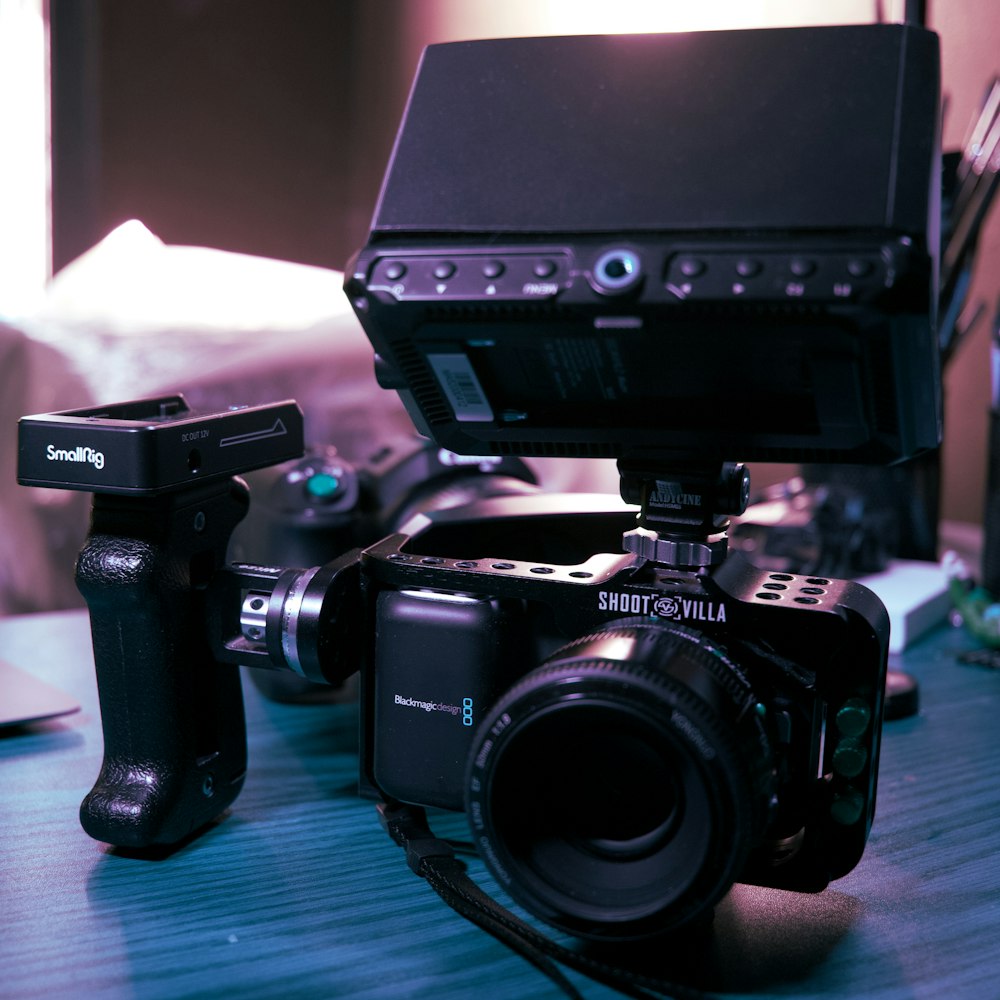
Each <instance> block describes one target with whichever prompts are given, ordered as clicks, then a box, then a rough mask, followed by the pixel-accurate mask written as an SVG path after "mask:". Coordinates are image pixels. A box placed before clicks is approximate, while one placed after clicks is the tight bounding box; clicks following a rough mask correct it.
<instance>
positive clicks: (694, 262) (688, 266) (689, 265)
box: [677, 257, 706, 278]
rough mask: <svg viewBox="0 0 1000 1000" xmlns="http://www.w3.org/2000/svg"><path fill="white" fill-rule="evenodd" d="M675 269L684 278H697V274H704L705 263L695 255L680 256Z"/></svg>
mask: <svg viewBox="0 0 1000 1000" xmlns="http://www.w3.org/2000/svg"><path fill="white" fill-rule="evenodd" d="M677 269H678V270H679V271H680V272H681V274H683V275H684V277H685V278H697V277H698V275H699V274H704V273H705V269H706V264H705V262H704V261H703V260H699V259H698V258H697V257H681V259H680V260H679V261H678V262H677Z"/></svg>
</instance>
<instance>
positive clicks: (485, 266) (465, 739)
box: [19, 25, 940, 940]
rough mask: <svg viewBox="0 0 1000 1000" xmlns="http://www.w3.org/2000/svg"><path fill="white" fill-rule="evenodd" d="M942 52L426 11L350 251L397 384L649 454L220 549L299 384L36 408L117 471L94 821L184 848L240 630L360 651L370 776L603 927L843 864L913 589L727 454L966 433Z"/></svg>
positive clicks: (94, 571) (101, 632) (907, 43)
mask: <svg viewBox="0 0 1000 1000" xmlns="http://www.w3.org/2000/svg"><path fill="white" fill-rule="evenodd" d="M937 65H938V64H937V46H936V39H935V38H934V36H933V35H931V34H929V33H927V32H925V31H922V30H919V29H915V28H912V27H906V26H882V25H880V26H858V27H845V28H822V29H821V28H816V29H813V28H809V29H780V30H767V31H747V32H712V33H705V34H690V35H669V36H636V37H600V38H598V37H580V38H534V39H515V40H503V41H488V42H470V43H456V44H451V45H443V46H432V47H431V48H429V49H428V50H427V52H426V54H425V56H424V59H423V62H422V64H421V68H420V71H419V73H418V76H417V79H416V82H415V84H414V89H413V92H412V94H411V97H410V102H409V105H408V108H407V112H406V116H405V118H404V121H403V124H402V127H401V129H400V132H399V136H398V138H397V142H396V147H395V150H394V154H393V159H392V162H391V164H390V167H389V170H388V173H387V175H386V180H385V183H384V187H383V191H382V195H381V199H380V202H379V206H378V209H377V210H376V215H375V219H374V224H373V229H372V233H371V237H370V239H369V241H368V244H367V245H366V246H365V247H364V248H363V249H362V250H361V251H360V252H359V254H358V255H357V256H356V258H355V259H354V260H353V261H352V263H351V264H350V266H349V269H348V274H347V276H346V281H345V289H346V292H347V294H348V296H349V297H350V299H351V302H352V304H353V305H354V308H355V310H356V312H357V314H358V316H359V319H360V320H361V323H362V325H363V326H364V329H365V331H366V333H367V334H368V336H369V338H370V340H371V341H372V344H373V346H374V347H375V350H376V352H377V360H376V370H377V372H378V374H379V377H380V380H381V381H382V383H383V385H385V386H386V387H391V388H395V389H397V390H398V391H399V392H400V395H401V396H402V398H403V400H404V402H405V403H406V405H407V407H408V409H409V410H410V412H411V414H412V415H413V417H414V420H415V422H416V424H417V425H418V429H420V430H421V431H422V432H424V433H425V434H426V435H427V436H428V437H430V438H432V439H433V440H434V441H435V442H436V443H437V444H438V445H439V446H441V447H444V448H447V449H449V452H450V453H452V454H457V455H461V456H469V458H468V460H469V461H470V462H472V463H474V464H475V465H476V466H477V467H478V465H479V463H481V462H486V461H487V460H490V461H496V460H499V459H505V460H510V458H511V457H518V456H525V457H531V456H568V457H588V456H593V457H610V458H615V459H617V460H618V467H619V472H620V476H621V494H622V497H621V500H619V499H617V498H600V497H593V496H582V495H581V496H575V495H559V494H548V493H544V492H534V491H531V490H527V489H524V488H521V487H519V486H518V487H512V488H507V486H501V487H500V488H498V489H496V490H486V491H481V492H476V491H474V493H473V494H468V495H465V496H464V497H463V499H462V500H461V501H460V502H457V503H452V502H448V501H446V500H444V499H443V496H442V495H441V494H438V493H437V492H435V491H430V492H429V493H428V494H427V495H426V496H425V497H423V499H422V500H421V501H420V502H419V503H417V504H416V505H415V506H414V507H412V508H411V509H410V510H409V511H408V514H407V516H406V518H405V519H404V522H403V523H400V524H398V525H396V526H394V528H393V533H391V534H388V535H386V536H385V537H383V538H380V539H378V540H376V541H374V542H373V543H372V544H368V545H367V547H365V548H363V549H351V550H349V551H346V552H343V553H342V554H340V555H338V556H337V557H336V558H334V559H332V560H331V561H329V562H326V563H325V564H323V565H319V566H316V565H313V566H307V567H302V566H288V565H285V564H284V563H283V562H279V565H266V566H262V565H251V564H245V563H233V564H229V565H226V564H225V554H226V549H227V546H228V544H229V538H230V535H231V534H232V531H233V527H234V525H235V524H236V523H237V522H238V521H239V520H240V519H241V517H242V516H243V514H244V513H245V511H246V503H247V500H246V490H245V488H244V487H243V485H242V484H241V481H239V480H237V479H233V478H229V477H230V474H231V472H232V471H233V469H232V467H231V463H230V462H229V461H228V459H227V461H226V462H222V461H221V459H220V458H219V456H218V455H217V453H216V446H217V445H218V446H219V450H220V452H221V444H222V442H223V441H226V442H230V443H231V442H236V445H235V446H236V447H237V448H249V449H250V450H249V451H244V452H242V453H240V454H241V456H242V457H243V460H244V461H245V462H246V468H250V467H259V466H262V465H267V464H275V463H277V462H278V461H281V460H283V459H286V458H288V457H289V456H288V454H286V449H285V448H284V446H282V448H280V449H278V448H276V447H272V446H275V442H276V441H278V440H281V439H279V438H277V437H275V435H274V430H273V429H274V427H275V426H276V425H275V422H274V418H273V414H272V413H270V412H259V413H258V412H256V411H254V414H253V416H254V419H255V420H256V421H257V423H256V424H255V425H254V426H244V425H243V424H241V425H240V427H239V428H237V430H238V433H235V432H231V431H230V429H229V428H231V427H232V422H233V421H234V420H235V419H237V418H239V419H244V417H241V416H240V413H239V411H236V413H235V415H234V413H224V414H209V415H204V416H201V417H197V416H196V415H189V414H185V415H183V419H178V418H177V415H176V414H174V415H173V416H171V418H170V419H169V420H166V421H164V420H163V419H162V418H161V417H160V416H159V413H160V410H161V405H160V403H161V401H152V402H150V401H145V402H143V401H140V402H137V403H130V404H126V405H123V406H120V407H112V408H105V409H103V410H100V411H96V410H95V411H77V412H75V413H63V414H55V415H53V414H46V415H40V416H37V417H32V418H24V419H23V420H22V424H21V434H20V466H19V478H20V480H21V481H22V482H24V483H29V484H35V485H58V486H63V487H67V488H79V489H88V490H91V491H94V492H96V493H97V494H98V495H97V496H96V497H95V505H94V522H93V527H92V532H91V536H90V539H89V540H88V544H87V547H86V548H85V549H84V552H83V553H82V554H81V559H80V564H79V568H78V579H79V582H80V585H81V589H82V590H83V591H84V593H85V596H86V597H87V600H88V604H89V605H90V609H91V617H92V622H93V632H94V646H95V660H96V663H97V671H98V680H99V685H100V689H101V699H102V716H103V721H104V729H105V742H106V748H105V763H104V767H103V769H102V772H101V775H100V777H99V779H98V782H97V784H96V785H95V788H94V790H93V791H92V792H91V793H90V795H89V796H88V798H87V799H86V800H85V802H84V804H83V806H82V809H81V817H82V821H83V823H84V826H85V827H86V829H87V830H88V832H89V833H91V835H92V836H95V837H97V838H98V839H102V840H107V841H109V842H111V843H116V844H125V845H130V846H147V845H149V844H154V843H175V842H177V841H178V840H180V839H182V838H184V837H186V836H188V835H189V834H190V833H191V832H193V831H194V830H196V829H198V828H199V827H200V826H202V825H204V824H205V823H207V822H208V821H209V820H211V819H212V818H214V817H215V816H216V815H218V814H219V813H220V812H221V811H222V810H224V809H225V808H226V807H227V806H228V805H229V804H230V803H231V802H232V801H233V799H234V798H235V796H236V794H237V792H238V790H239V786H240V784H241V782H242V780H243V771H244V769H245V745H244V742H243V734H242V706H241V703H240V691H239V680H238V673H237V665H244V666H259V667H264V668H268V669H275V668H278V669H285V670H290V671H292V672H294V673H295V674H297V675H299V676H300V677H301V678H305V679H307V680H311V681H317V682H322V683H332V684H339V683H341V682H342V681H343V679H344V678H345V677H348V676H350V675H351V674H353V673H355V672H356V671H357V670H359V669H360V671H361V685H360V687H361V701H360V712H361V730H362V740H361V747H360V765H361V766H360V771H361V785H362V791H363V793H364V794H368V795H371V796H377V797H379V798H382V799H386V800H389V801H390V802H399V803H404V804H410V805H413V806H416V807H425V806H431V807H439V808H443V809H447V810H454V811H464V812H465V813H466V814H467V817H468V820H469V826H470V831H471V836H472V839H473V841H474V844H475V847H476V849H477V851H478V852H479V854H480V855H481V856H482V858H483V859H484V861H485V863H486V864H487V866H488V867H489V868H490V870H491V871H492V872H493V874H494V875H495V876H496V877H497V879H498V880H499V881H500V883H501V884H502V885H504V886H505V887H506V888H507V889H508V890H509V892H510V893H511V894H512V895H513V896H514V897H515V898H516V899H518V900H519V901H520V902H521V903H523V904H524V906H525V907H526V908H527V909H528V910H529V911H531V912H533V913H534V914H536V915H537V916H539V917H541V918H543V919H544V920H546V921H549V922H550V923H552V924H554V925H555V926H558V927H560V928H563V929H565V930H567V931H570V932H572V933H573V934H577V935H580V936H584V937H593V938H598V939H605V940H621V939H634V938H642V937H646V936H650V935H655V934H658V933H661V932H663V931H666V930H669V929H671V928H676V927H679V926H681V925H684V924H686V923H689V922H691V921H694V920H695V919H697V918H698V917H699V916H700V915H703V914H705V913H707V912H709V911H710V909H711V906H712V904H714V903H715V902H716V901H717V900H718V899H719V898H721V896H722V895H723V894H724V893H725V892H726V890H727V889H728V888H729V886H730V885H731V884H732V883H733V882H734V881H735V880H742V881H746V882H750V883H756V884H760V885H767V886H777V887H782V888H787V889H794V890H799V891H817V890H820V889H822V888H823V887H824V886H825V885H826V884H827V883H828V881H829V880H830V879H833V878H837V877H839V876H841V875H843V874H845V873H846V872H848V871H849V870H850V869H851V868H852V867H853V866H854V865H855V864H856V863H857V861H858V859H859V858H860V856H861V854H862V851H863V849H864V844H865V841H866V839H867V835H868V831H869V828H870V825H871V822H872V816H873V813H874V808H875V796H876V780H877V768H878V753H879V739H880V731H881V716H882V703H883V687H884V681H885V667H886V658H887V648H888V618H887V615H886V613H885V610H884V608H883V607H882V605H881V604H880V602H879V601H878V600H877V599H876V598H875V597H874V596H873V595H872V594H871V593H870V592H869V591H867V590H866V589H865V588H863V587H861V586H859V585H857V584H854V583H849V582H843V581H838V580H834V579H830V578H827V577H819V576H803V575H796V574H793V573H784V572H774V571H769V570H766V569H759V568H755V567H753V566H751V565H750V564H748V563H747V562H746V561H745V560H743V559H742V558H741V557H739V556H738V555H731V554H728V553H727V545H726V527H727V523H728V518H729V516H730V515H733V514H738V513H740V512H741V511H742V510H743V509H744V507H745V505H746V502H747V496H748V490H749V483H748V476H747V474H746V471H745V469H744V468H743V466H741V465H737V464H734V463H733V462H731V461H730V460H731V459H733V458H739V459H764V458H767V459H781V460H795V461H800V460H811V461H850V462H858V461H870V462H895V461H899V460H902V459H905V458H907V457H909V456H911V455H914V454H917V453H919V452H921V451H922V450H924V449H928V448H932V447H934V446H935V445H936V444H937V442H938V439H939V431H940V408H939V404H940V387H939V373H938V366H937V362H936V354H935V340H934V323H933V317H934V316H935V314H936V277H935V276H936V273H937V271H936V269H937V261H936V242H937V236H936V221H935V220H936V213H937V211H938V208H937V197H936V185H937V183H938V180H939V175H938V172H937V162H938V160H937V157H938V152H937V103H938V96H939V94H938V75H937V74H938V70H937ZM291 423H293V421H292V420H291V419H290V418H289V419H288V420H285V421H284V422H283V423H282V425H281V426H282V427H287V426H289V425H290V424H291ZM257 441H260V442H265V446H258V445H254V442H257ZM376 444H377V443H376ZM229 446H230V445H227V447H229ZM262 447H263V448H264V450H263V451H262V450H261V449H262ZM119 448H121V449H122V450H123V452H124V453H125V454H126V455H127V456H131V457H132V459H133V460H134V461H133V463H132V464H133V465H137V466H138V467H140V468H141V469H142V470H143V474H142V475H141V476H139V477H138V479H137V477H136V476H134V475H133V476H131V477H126V478H125V479H124V480H123V479H122V478H121V476H122V471H121V467H119V466H118V465H117V463H116V462H115V461H113V460H112V459H113V457H114V456H115V455H116V454H117V451H118V449H119ZM144 448H145V449H147V451H148V452H149V454H148V455H146V461H145V464H143V463H142V462H138V461H137V460H135V456H136V453H138V452H140V451H142V450H143V449H144ZM50 449H54V454H55V455H56V458H55V459H49V458H48V457H47V456H48V452H49V450H50ZM81 449H83V451H81ZM87 449H90V451H92V452H94V453H96V452H98V451H100V452H101V453H102V455H105V456H107V458H106V461H104V462H103V468H101V469H99V470H96V471H95V468H94V467H93V464H91V465H87V464H86V463H85V462H83V460H82V459H80V460H78V459H77V458H75V457H74V456H78V455H81V454H82V455H84V456H86V455H87V454H89V452H88V451H87ZM268 449H270V450H268ZM265 451H266V454H265ZM235 454H236V453H235V452H231V453H229V452H227V455H228V456H229V457H232V456H234V455H235ZM161 456H162V461H161ZM476 456H478V457H476ZM483 456H485V457H483ZM484 468H488V466H484ZM335 478H336V477H335ZM622 501H624V502H622ZM332 835H333V836H335V832H334V833H333V834H332Z"/></svg>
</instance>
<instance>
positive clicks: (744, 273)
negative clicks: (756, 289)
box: [736, 257, 764, 278]
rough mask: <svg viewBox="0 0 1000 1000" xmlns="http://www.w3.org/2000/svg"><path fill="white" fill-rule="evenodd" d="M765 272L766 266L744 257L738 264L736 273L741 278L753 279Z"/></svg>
mask: <svg viewBox="0 0 1000 1000" xmlns="http://www.w3.org/2000/svg"><path fill="white" fill-rule="evenodd" d="M762 270H764V265H763V264H762V263H761V262H760V261H759V260H754V259H753V258H752V257H743V258H741V259H740V260H738V261H737V262H736V273H737V274H738V275H739V276H740V277H741V278H753V277H755V276H756V275H758V274H760V272H761V271H762Z"/></svg>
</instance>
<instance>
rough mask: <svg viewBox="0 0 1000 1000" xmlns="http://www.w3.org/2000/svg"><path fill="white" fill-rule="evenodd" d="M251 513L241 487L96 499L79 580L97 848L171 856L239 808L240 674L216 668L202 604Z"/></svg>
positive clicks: (242, 761) (89, 813)
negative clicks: (94, 721)
mask: <svg viewBox="0 0 1000 1000" xmlns="http://www.w3.org/2000/svg"><path fill="white" fill-rule="evenodd" d="M247 506H248V500H247V491H246V487H245V485H244V484H243V483H242V482H241V481H240V480H235V479H234V480H229V481H227V482H222V483H215V484H210V485H208V486H206V487H204V488H202V489H198V490H193V489H188V490H185V491H182V492H179V493H174V494H169V495H166V496H161V497H153V498H135V497H112V496H108V495H98V496H95V498H94V510H93V518H92V524H91V531H90V534H89V536H88V539H87V542H86V545H85V546H84V548H83V550H82V551H81V553H80V557H79V559H78V562H77V574H76V577H77V586H78V587H79V589H80V592H81V593H82V594H83V596H84V598H85V600H86V601H87V605H88V607H89V609H90V620H91V631H92V635H93V644H94V661H95V666H96V670H97V684H98V691H99V695H100V704H101V720H102V726H103V730H104V763H103V766H102V767H101V772H100V775H99V777H98V779H97V782H96V783H95V785H94V788H93V789H92V790H91V792H90V793H89V794H88V795H87V796H86V798H85V799H84V800H83V803H82V805H81V807H80V821H81V823H82V825H83V828H84V830H86V832H87V833H88V834H89V835H90V836H91V837H93V838H94V839H96V840H101V841H105V842H107V843H110V844H114V845H118V846H123V847H132V848H142V847H149V846H152V845H169V844H176V843H177V842H179V841H181V840H183V839H185V838H186V837H188V836H190V835H191V834H193V833H194V832H196V831H197V830H199V829H200V828H201V827H203V826H204V825H205V824H207V823H208V822H210V821H211V820H212V819H214V818H215V817H216V816H217V815H219V813H221V812H222V811H223V810H225V809H226V808H227V807H228V806H229V805H230V804H231V803H232V802H233V800H234V799H235V798H236V796H237V795H238V794H239V791H240V788H241V787H242V784H243V778H244V774H245V772H246V724H245V719H244V713H243V695H242V689H241V686H240V677H239V668H238V667H236V666H232V665H225V664H220V663H217V662H216V661H215V660H214V659H213V657H212V654H211V651H210V647H209V643H208V639H207V630H206V628H205V624H204V620H205V612H204V606H203V600H204V587H205V586H206V585H207V583H208V581H209V579H210V578H211V575H212V574H213V573H214V572H215V571H216V570H217V569H218V568H219V567H221V566H222V564H223V562H224V560H225V554H226V548H227V545H228V542H229V537H230V535H231V534H232V531H233V529H234V528H235V526H236V525H237V524H238V523H239V521H240V520H241V518H242V517H243V516H244V514H245V513H246V510H247Z"/></svg>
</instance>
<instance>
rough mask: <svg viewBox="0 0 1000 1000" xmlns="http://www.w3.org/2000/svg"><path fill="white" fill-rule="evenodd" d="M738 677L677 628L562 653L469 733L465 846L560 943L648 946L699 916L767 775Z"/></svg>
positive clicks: (720, 889) (738, 845)
mask: <svg viewBox="0 0 1000 1000" xmlns="http://www.w3.org/2000/svg"><path fill="white" fill-rule="evenodd" d="M758 704H759V702H758V699H757V697H756V696H755V694H754V693H753V690H752V689H751V687H750V684H749V681H748V679H747V677H746V675H745V674H744V672H743V671H742V669H741V668H740V667H739V666H738V665H737V664H736V663H735V662H733V661H732V660H730V659H729V657H728V655H727V654H726V653H725V651H724V650H723V649H721V648H720V647H719V646H718V645H716V644H714V643H713V642H711V641H710V640H709V639H707V638H706V637H705V636H704V635H702V634H701V633H699V632H696V631H694V630H691V629H686V628H682V627H679V626H678V627H671V626H665V625H661V624H659V623H656V622H652V621H651V620H650V619H648V618H642V619H623V620H621V621H619V622H615V623H612V624H610V625H609V626H608V627H607V628H606V629H605V630H603V631H601V632H599V633H595V634H592V635H588V636H584V637H582V638H580V639H578V640H576V641H575V642H573V643H571V644H569V645H568V646H566V647H564V648H563V649H561V650H560V651H559V652H557V653H556V654H554V655H553V656H552V657H550V658H549V660H547V661H546V663H545V664H543V665H542V666H541V667H539V668H538V669H537V670H535V671H533V672H532V673H530V674H528V675H527V676H526V677H524V678H523V679H522V680H521V681H520V682H519V683H518V684H517V685H516V686H514V687H513V688H512V689H511V690H510V691H509V692H507V694H506V695H505V696H504V697H503V698H501V699H500V701H499V702H498V703H497V704H496V706H495V707H494V709H493V711H492V712H491V713H490V715H489V717H488V718H487V719H485V720H484V722H483V724H482V726H481V728H480V729H479V731H478V733H477V736H476V740H475V743H474V749H473V752H472V755H471V759H470V763H469V770H468V773H467V795H466V805H467V810H468V815H469V820H470V824H471V827H472V832H473V838H474V841H475V844H476V847H477V849H478V850H479V852H480V853H481V855H482V856H483V857H484V858H485V860H486V863H487V865H488V867H489V868H490V869H491V871H492V872H493V874H494V875H495V876H496V877H497V878H498V879H499V881H500V882H501V884H502V885H503V886H504V887H505V888H506V889H507V890H508V891H509V892H510V894H511V895H512V896H513V897H514V898H516V899H517V900H518V901H519V902H520V903H521V904H522V905H523V906H525V908H526V909H528V910H530V911H531V912H533V913H535V914H536V915H537V916H539V917H541V918H542V919H544V920H546V921H547V922H549V923H551V924H553V925H554V926H556V927H559V928H561V929H563V930H566V931H568V932H570V933H572V934H574V935H577V936H582V937H589V938H594V939H603V940H633V939H640V938H646V937H651V936H655V935H657V934H660V933H663V932H664V931H667V930H671V929H674V928H676V927H679V926H681V925H682V924H685V923H688V922H690V921H691V920H693V919H695V918H696V917H697V916H698V915H700V914H701V913H703V912H704V911H705V910H706V909H708V908H710V907H711V906H713V905H714V904H715V903H716V902H717V901H718V900H719V899H720V898H721V897H722V896H723V895H724V894H725V892H726V891H727V890H728V889H729V887H730V886H731V885H732V883H733V881H734V880H735V878H736V876H737V875H738V874H739V872H740V871H741V869H742V867H743V865H744V863H745V861H746V857H747V854H748V852H749V850H750V848H751V847H752V846H753V844H754V842H755V841H756V840H757V839H758V838H759V836H760V834H761V832H762V829H763V826H764V822H765V818H766V814H767V810H768V805H769V802H770V800H771V798H772V795H773V785H774V777H773V773H774V768H773V764H772V762H771V751H770V746H769V743H768V739H767V736H766V733H765V730H764V727H763V725H762V723H761V719H760V712H761V710H760V709H759V708H758Z"/></svg>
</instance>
